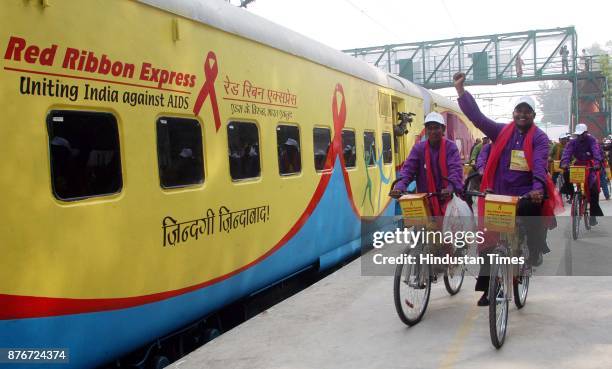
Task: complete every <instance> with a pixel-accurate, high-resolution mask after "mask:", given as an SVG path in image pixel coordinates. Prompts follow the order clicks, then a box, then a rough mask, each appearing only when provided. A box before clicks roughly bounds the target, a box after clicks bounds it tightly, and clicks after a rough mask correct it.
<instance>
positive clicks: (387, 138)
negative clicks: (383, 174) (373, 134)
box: [382, 132, 393, 164]
mask: <svg viewBox="0 0 612 369" xmlns="http://www.w3.org/2000/svg"><path fill="white" fill-rule="evenodd" d="M382 145H383V152H382V155H383V162H384V163H385V164H391V161H393V152H392V151H391V134H390V133H386V132H385V133H383V134H382Z"/></svg>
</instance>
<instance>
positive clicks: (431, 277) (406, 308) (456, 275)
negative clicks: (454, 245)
mask: <svg viewBox="0 0 612 369" xmlns="http://www.w3.org/2000/svg"><path fill="white" fill-rule="evenodd" d="M397 181H399V178H398V179H396V180H395V182H393V184H392V185H391V188H393V187H394V185H395V183H397ZM440 195H441V193H421V194H412V195H411V194H407V193H404V194H403V197H404V199H405V200H408V198H406V197H405V196H409V198H410V199H413V200H414V201H415V202H419V201H420V202H421V204H420V205H419V206H420V207H421V209H422V210H423V211H424V212H423V213H421V214H416V212H412V213H411V214H406V213H405V212H404V211H403V215H404V221H405V222H406V220H407V219H408V223H410V220H409V219H413V220H414V219H415V217H419V216H421V217H422V221H417V222H416V223H414V224H412V226H413V227H414V228H415V229H416V228H417V227H418V229H419V230H423V231H426V230H428V229H432V228H433V227H434V226H433V224H434V222H431V218H430V216H429V215H428V213H427V212H426V210H425V209H426V207H427V206H428V205H427V199H428V198H430V197H432V196H440ZM400 199H401V198H400ZM408 225H410V224H408ZM404 226H406V223H405V224H404ZM434 246H437V247H441V245H430V244H421V243H419V244H418V245H409V246H407V247H406V248H405V249H404V250H402V253H401V255H404V258H403V259H404V260H408V258H409V257H413V258H414V259H413V261H414V262H412V263H411V262H408V263H400V264H398V265H397V267H396V268H395V274H394V278H393V300H394V303H395V310H396V312H397V314H398V316H399V318H400V320H401V321H402V322H403V323H404V324H406V325H408V326H413V325H415V324H417V323H419V322H420V321H421V319H422V318H423V315H425V311H426V310H427V306H428V304H429V297H430V295H431V284H432V283H436V282H437V281H438V275H439V274H440V273H442V272H444V277H443V279H444V287H445V288H446V291H447V292H448V293H449V294H450V295H451V296H453V295H456V294H457V293H459V291H460V290H461V286H462V285H463V279H464V276H465V267H464V265H457V264H448V265H446V266H438V267H436V268H434V267H433V266H432V265H431V264H427V262H423V261H422V260H421V255H433V254H434V251H435V250H433V248H434ZM463 253H464V249H459V250H458V251H456V252H455V251H453V253H452V254H453V256H461V254H463Z"/></svg>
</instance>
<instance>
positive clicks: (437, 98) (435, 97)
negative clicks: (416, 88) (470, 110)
mask: <svg viewBox="0 0 612 369" xmlns="http://www.w3.org/2000/svg"><path fill="white" fill-rule="evenodd" d="M425 91H427V92H428V93H429V95H430V96H431V99H432V102H433V103H434V104H436V105H437V106H439V107H441V108H444V109H450V110H453V111H456V112H460V111H461V108H460V107H459V104H458V103H457V102H456V101H453V100H451V99H448V98H446V97H444V96H442V95H440V94H437V93H435V92H433V91H430V90H425Z"/></svg>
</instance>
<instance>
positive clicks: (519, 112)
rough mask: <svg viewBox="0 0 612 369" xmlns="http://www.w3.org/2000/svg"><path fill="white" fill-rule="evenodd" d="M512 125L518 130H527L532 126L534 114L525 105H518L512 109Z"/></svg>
mask: <svg viewBox="0 0 612 369" xmlns="http://www.w3.org/2000/svg"><path fill="white" fill-rule="evenodd" d="M512 117H513V118H514V123H515V124H516V125H517V127H519V128H527V127H530V126H531V125H532V124H533V118H535V112H534V111H533V109H531V107H530V106H529V105H527V104H520V105H518V106H517V107H516V108H514V112H513V113H512Z"/></svg>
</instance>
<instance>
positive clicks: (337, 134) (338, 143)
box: [329, 83, 346, 162]
mask: <svg viewBox="0 0 612 369" xmlns="http://www.w3.org/2000/svg"><path fill="white" fill-rule="evenodd" d="M338 96H339V97H340V109H338ZM344 100H345V99H344V89H343V88H342V85H341V84H339V83H338V84H336V89H335V90H334V94H333V96H332V117H333V119H334V140H333V142H332V152H330V154H331V155H329V156H331V157H332V158H335V156H336V154H338V155H340V154H342V129H343V128H344V124H345V122H346V103H345V101H344ZM340 156H342V155H340ZM332 162H333V160H332Z"/></svg>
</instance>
